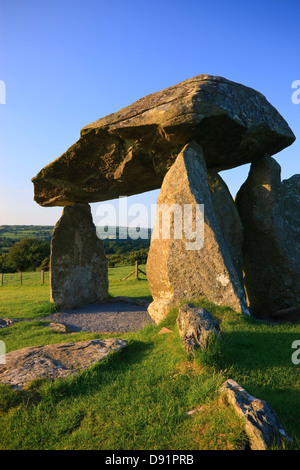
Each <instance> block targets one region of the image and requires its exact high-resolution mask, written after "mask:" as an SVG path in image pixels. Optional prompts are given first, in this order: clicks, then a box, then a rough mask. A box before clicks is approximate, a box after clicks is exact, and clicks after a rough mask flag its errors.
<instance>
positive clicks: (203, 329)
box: [177, 304, 220, 354]
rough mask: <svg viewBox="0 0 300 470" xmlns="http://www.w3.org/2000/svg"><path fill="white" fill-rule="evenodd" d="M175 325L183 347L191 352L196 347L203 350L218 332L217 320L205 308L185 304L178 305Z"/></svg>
mask: <svg viewBox="0 0 300 470" xmlns="http://www.w3.org/2000/svg"><path fill="white" fill-rule="evenodd" d="M177 327H178V331H179V335H180V337H181V339H182V343H183V346H184V349H185V350H186V352H187V353H188V354H193V353H194V352H195V350H196V349H200V350H205V349H206V348H207V347H208V345H209V342H210V341H211V339H212V338H214V337H216V336H218V335H219V333H220V328H219V325H218V322H216V321H215V320H214V319H213V317H212V316H211V314H210V313H209V312H208V311H207V310H206V309H205V308H199V307H194V306H193V305H191V304H186V305H183V306H182V307H180V309H179V313H178V317H177Z"/></svg>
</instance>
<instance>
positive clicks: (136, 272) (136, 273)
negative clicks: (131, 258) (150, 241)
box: [135, 261, 139, 279]
mask: <svg viewBox="0 0 300 470" xmlns="http://www.w3.org/2000/svg"><path fill="white" fill-rule="evenodd" d="M135 277H136V278H137V279H138V277H139V263H138V261H136V262H135Z"/></svg>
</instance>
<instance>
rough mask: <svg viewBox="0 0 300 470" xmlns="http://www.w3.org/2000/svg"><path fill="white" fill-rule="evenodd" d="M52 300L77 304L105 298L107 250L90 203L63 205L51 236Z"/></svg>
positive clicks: (67, 306)
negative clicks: (100, 237) (93, 217)
mask: <svg viewBox="0 0 300 470" xmlns="http://www.w3.org/2000/svg"><path fill="white" fill-rule="evenodd" d="M50 285H51V300H52V301H53V302H55V303H56V304H57V305H58V306H59V307H61V308H77V307H80V306H83V305H88V304H91V303H101V302H105V301H107V300H108V274H107V263H106V254H105V250H104V247H103V243H102V241H101V240H100V239H99V238H98V237H97V235H96V229H95V225H94V223H93V219H92V215H91V209H90V206H89V204H80V203H78V204H75V205H73V206H68V207H65V208H64V210H63V213H62V216H61V218H60V219H59V221H58V222H57V224H56V225H55V227H54V231H53V234H52V240H51V272H50Z"/></svg>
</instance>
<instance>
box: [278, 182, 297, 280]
mask: <svg viewBox="0 0 300 470" xmlns="http://www.w3.org/2000/svg"><path fill="white" fill-rule="evenodd" d="M281 197H282V202H283V209H284V217H285V220H286V223H287V226H288V232H289V238H290V239H291V241H292V246H293V250H292V251H291V256H292V257H293V258H294V261H295V265H296V267H298V272H299V276H300V175H294V176H292V177H291V178H289V179H287V180H283V181H282V184H281Z"/></svg>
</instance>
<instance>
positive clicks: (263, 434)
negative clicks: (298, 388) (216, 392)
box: [220, 379, 291, 450]
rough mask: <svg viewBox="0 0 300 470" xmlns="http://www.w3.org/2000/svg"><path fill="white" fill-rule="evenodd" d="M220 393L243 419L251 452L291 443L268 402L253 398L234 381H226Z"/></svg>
mask: <svg viewBox="0 0 300 470" xmlns="http://www.w3.org/2000/svg"><path fill="white" fill-rule="evenodd" d="M220 392H221V393H222V394H223V396H225V398H226V400H227V401H228V403H229V404H230V405H232V407H233V409H234V410H235V412H236V414H237V415H238V416H239V417H240V418H242V419H243V421H244V423H245V431H246V434H247V436H248V439H249V443H250V447H251V450H268V449H271V448H272V447H274V446H277V447H279V448H280V447H281V446H283V445H284V442H285V441H289V442H291V438H290V436H289V434H288V433H287V431H286V430H285V428H284V426H283V425H282V423H281V422H280V420H279V418H278V416H277V414H276V412H275V411H274V409H273V408H272V407H271V406H270V405H269V404H268V403H267V402H266V401H264V400H260V399H258V398H255V397H253V396H251V395H250V394H249V393H248V392H247V391H246V390H245V389H243V388H242V387H241V386H240V385H239V384H238V383H237V382H235V381H234V380H232V379H229V380H226V382H225V383H224V384H223V386H222V387H221V389H220Z"/></svg>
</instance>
